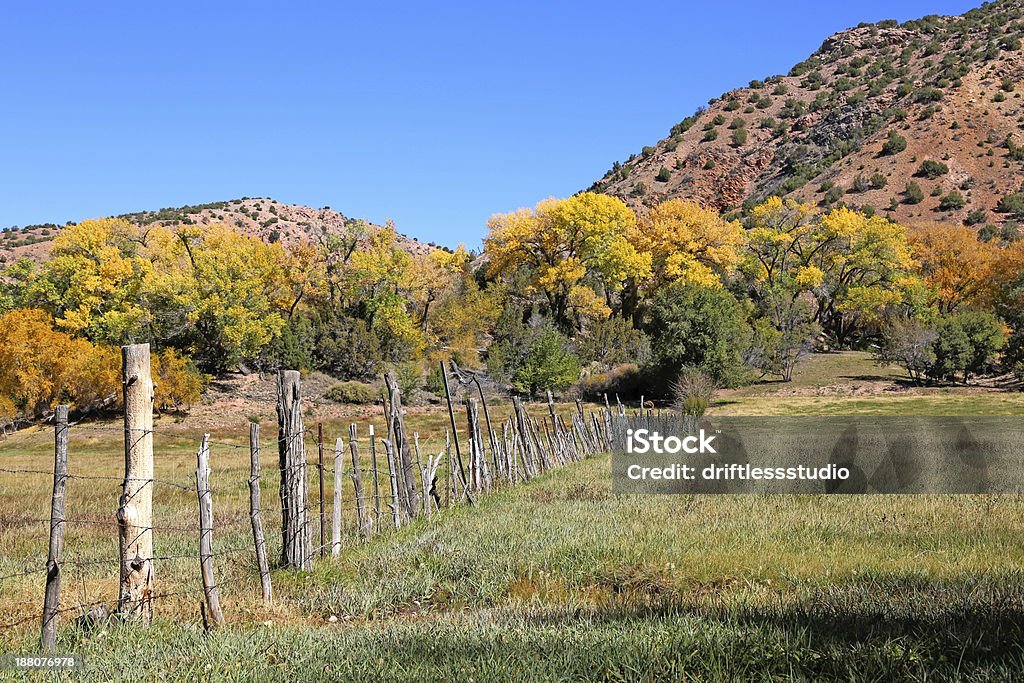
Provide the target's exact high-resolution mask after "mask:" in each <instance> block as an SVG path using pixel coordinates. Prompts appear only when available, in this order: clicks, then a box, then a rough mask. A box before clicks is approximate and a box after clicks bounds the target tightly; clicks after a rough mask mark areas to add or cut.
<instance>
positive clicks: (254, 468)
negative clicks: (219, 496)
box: [249, 422, 274, 605]
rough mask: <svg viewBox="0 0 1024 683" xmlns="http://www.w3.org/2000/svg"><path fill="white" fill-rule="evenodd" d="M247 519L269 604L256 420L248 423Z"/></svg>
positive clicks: (265, 601) (267, 564)
mask: <svg viewBox="0 0 1024 683" xmlns="http://www.w3.org/2000/svg"><path fill="white" fill-rule="evenodd" d="M249 521H250V522H251V524H252V541H253V543H254V544H255V546H256V564H257V566H258V567H259V570H260V589H261V590H262V591H263V603H264V604H267V605H269V604H270V603H271V602H273V600H274V590H273V587H272V586H271V584H270V562H269V561H268V560H267V541H266V537H265V536H264V534H263V517H262V514H261V511H260V425H259V423H256V422H253V423H252V424H250V425H249Z"/></svg>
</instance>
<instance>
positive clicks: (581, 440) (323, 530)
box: [0, 363, 642, 647]
mask: <svg viewBox="0 0 1024 683" xmlns="http://www.w3.org/2000/svg"><path fill="white" fill-rule="evenodd" d="M441 370H442V373H443V377H444V385H445V394H446V396H445V398H446V401H447V407H448V413H449V415H448V417H449V419H450V429H447V428H446V429H445V447H444V449H443V450H441V451H440V452H437V453H433V452H427V453H425V454H424V453H422V452H421V447H420V438H419V437H420V435H419V433H417V432H412V433H411V437H410V432H409V431H407V429H406V426H405V420H404V416H405V410H404V408H403V407H402V396H401V391H400V389H399V388H398V385H397V382H396V381H395V379H394V377H393V376H390V375H389V376H387V377H385V386H386V388H387V395H386V399H385V402H384V408H383V417H384V418H385V420H386V422H387V432H386V434H376V433H375V431H374V425H373V424H370V425H368V427H369V435H368V439H367V440H365V441H364V443H367V442H368V443H369V446H370V456H369V459H368V462H364V461H365V460H366V458H365V455H364V453H361V452H360V449H359V441H360V435H359V434H358V432H357V425H356V424H352V425H351V426H350V428H349V435H348V444H347V445H348V449H345V443H344V439H343V438H342V437H341V436H339V437H338V438H337V442H336V445H335V452H334V457H333V458H329V459H328V460H327V461H326V462H325V459H324V457H323V449H324V432H323V425H322V424H317V425H315V427H313V428H308V427H305V426H304V425H302V419H301V418H302V411H301V393H300V392H299V379H298V376H297V375H298V373H294V375H291V376H290V379H292V378H293V379H294V384H291V385H285V384H284V383H283V382H282V381H280V380H279V431H278V435H277V438H275V439H274V441H275V442H276V444H277V446H278V451H279V454H280V456H281V458H280V460H281V462H278V463H275V464H276V465H277V466H276V467H275V468H274V469H275V470H276V472H277V475H278V476H279V477H280V483H281V500H280V501H279V502H280V503H281V505H280V506H277V507H276V508H275V509H276V510H277V511H278V512H280V513H281V514H282V536H281V538H282V544H283V545H282V564H283V565H284V566H288V565H289V564H292V565H293V566H296V567H299V568H302V569H309V568H311V567H312V559H313V557H314V556H315V555H319V556H320V557H326V556H328V555H331V556H335V557H336V556H338V555H339V554H340V551H341V546H342V543H343V542H348V543H358V542H366V541H368V540H370V539H371V538H373V537H374V536H375V535H377V534H379V533H381V532H382V531H383V530H384V527H385V526H387V524H385V523H382V519H383V520H386V519H387V518H388V517H390V518H391V520H392V521H391V524H390V526H392V527H393V528H395V529H397V528H400V527H402V526H404V525H405V524H407V523H409V522H411V521H412V520H413V519H414V518H416V517H419V516H427V517H429V516H431V515H433V514H434V513H435V512H440V511H443V510H445V509H448V508H452V507H455V506H458V505H460V504H462V503H463V502H464V503H466V504H468V505H471V506H472V505H476V504H477V503H478V502H479V500H480V499H481V497H482V496H485V495H487V494H489V493H491V492H493V491H495V490H497V489H499V488H502V487H506V486H514V485H516V484H518V483H521V482H527V481H529V480H531V479H533V478H534V477H537V476H539V475H540V474H542V473H544V472H547V471H549V470H551V469H554V468H557V467H561V466H565V465H567V464H570V463H572V462H576V461H579V460H582V459H584V458H586V457H589V456H591V455H594V454H596V453H599V452H602V451H604V450H607V449H609V448H610V446H611V444H612V442H613V441H615V440H616V437H617V436H618V435H617V434H616V429H615V427H618V425H617V424H616V423H617V422H618V420H616V419H614V418H615V417H616V416H615V414H614V413H613V412H612V408H611V406H610V405H609V402H608V400H607V398H606V399H605V405H604V406H603V409H602V410H601V413H600V415H599V413H598V412H595V411H591V412H590V414H589V415H587V414H586V413H585V411H584V407H583V405H582V403H580V402H577V405H576V410H575V411H573V412H572V413H571V414H570V415H568V416H564V415H560V414H559V413H558V412H557V410H556V407H555V404H554V402H553V399H552V398H551V396H550V395H549V396H548V411H547V412H548V414H547V415H544V416H543V417H540V418H535V417H533V416H532V415H530V413H529V410H528V409H527V407H526V406H525V404H523V402H522V401H520V400H519V399H518V398H514V400H513V404H512V405H513V411H512V414H511V415H509V416H508V417H507V418H505V419H503V420H497V421H494V422H492V416H491V414H490V411H489V408H488V405H487V400H486V396H485V395H484V393H483V391H482V389H481V388H480V382H479V380H478V379H477V378H476V376H475V375H473V374H472V373H468V372H467V371H464V370H459V369H458V368H453V372H454V373H455V379H456V381H457V382H458V383H459V384H460V385H461V386H463V387H467V388H468V387H469V386H470V385H472V384H475V386H476V388H477V389H478V393H479V399H477V398H476V397H472V396H471V397H468V398H467V400H466V401H465V405H464V408H465V414H466V421H465V423H464V425H463V429H464V430H465V432H464V433H465V435H466V436H468V440H463V439H462V438H460V430H459V427H458V423H457V421H456V420H455V410H454V405H453V401H452V396H451V391H450V385H449V381H448V368H446V367H445V364H444V363H442V364H441ZM283 375H284V373H282V376H283ZM467 378H468V379H467ZM142 384H145V382H142ZM126 391H127V389H126ZM286 391H291V392H293V394H292V396H291V400H290V401H286V398H288V397H286V396H285V392H286ZM285 403H288V404H289V405H288V406H287V408H288V410H289V411H290V412H288V413H287V414H286V415H285V417H288V419H289V420H291V421H290V422H288V423H287V424H286V421H285V417H280V416H281V415H282V405H283V404H285ZM478 406H479V407H480V408H482V415H481V411H480V410H478ZM616 408H617V412H618V415H619V416H622V415H624V414H625V408H624V406H622V404H621V402H620V401H619V400H618V397H616ZM62 409H63V407H62ZM638 414H642V413H638ZM481 418H482V419H481ZM23 422H26V423H29V424H34V425H37V426H40V427H53V428H54V429H55V440H56V441H55V442H56V443H58V449H59V447H60V446H59V442H60V440H61V439H63V440H64V441H65V443H66V441H67V437H68V432H69V430H70V431H78V430H84V431H89V432H96V433H108V434H119V435H120V436H121V437H122V438H124V439H125V440H126V450H132V451H134V450H135V449H138V448H140V447H141V446H143V445H144V444H149V443H151V439H152V438H153V437H157V438H160V439H178V440H184V441H188V442H190V443H191V444H193V445H195V444H196V443H197V439H195V438H194V437H189V436H186V435H182V434H176V433H173V432H168V431H164V430H162V429H159V430H158V429H153V428H152V427H151V426H147V425H145V424H144V426H143V427H142V428H135V427H132V428H119V427H114V426H103V425H83V424H78V423H68V422H67V421H66V420H63V421H62V419H61V418H60V416H59V415H58V416H57V417H56V418H55V420H53V421H49V420H48V421H47V422H37V421H23ZM133 424H138V422H135V423H133ZM136 435H138V436H137V438H136ZM307 435H315V441H314V442H313V444H312V445H315V446H316V447H317V454H316V456H315V457H316V460H315V461H312V460H311V458H310V455H311V454H310V453H308V452H307V450H306V436H307ZM249 437H250V438H249V443H248V444H243V443H233V442H227V441H214V440H211V439H210V438H209V435H205V436H204V437H203V439H202V440H201V443H200V445H199V451H198V466H197V471H196V481H195V482H194V483H191V484H185V483H182V482H180V481H173V480H168V479H164V478H159V477H154V476H132V475H133V474H134V472H133V471H132V470H128V471H126V476H125V477H118V476H112V475H93V474H76V473H74V471H73V468H71V469H72V471H70V472H69V471H68V469H67V468H65V469H64V470H63V471H61V468H60V467H59V461H58V460H55V469H54V471H53V472H49V471H46V470H41V469H31V468H25V469H18V468H10V467H3V468H0V474H11V475H46V476H53V477H54V480H55V482H57V481H58V480H60V481H66V480H74V481H112V482H121V484H122V486H124V487H125V493H124V494H123V495H122V503H121V505H122V509H123V508H124V506H125V505H126V504H130V503H132V502H133V501H134V500H135V496H137V495H139V493H140V492H141V491H142V490H143V489H153V488H155V487H157V486H167V487H171V488H173V489H175V490H180V491H194V492H195V493H196V495H197V499H198V501H199V506H198V508H197V512H198V514H197V518H196V523H195V524H194V525H187V526H181V525H166V524H160V523H158V522H156V521H145V520H143V521H138V522H136V523H133V524H130V525H127V529H128V530H129V531H130V533H128V534H127V535H125V527H126V522H125V521H124V520H123V519H122V518H121V516H120V513H119V516H118V518H117V519H94V518H88V517H78V516H75V515H74V513H73V511H72V512H71V513H70V514H69V513H65V512H64V509H63V507H58V506H57V505H56V504H55V505H54V506H53V510H52V512H53V514H51V517H50V518H49V519H44V518H35V517H22V518H18V519H14V520H12V521H11V522H10V523H6V524H5V526H11V527H15V526H19V525H26V526H27V525H31V524H37V523H49V524H50V528H51V530H56V529H59V530H60V531H64V530H65V529H66V527H68V526H72V527H73V526H76V525H84V526H98V527H112V528H118V529H119V530H120V533H121V543H122V552H121V553H120V554H119V556H117V557H110V558H92V557H76V556H75V555H71V556H70V557H64V556H63V554H62V553H61V552H59V551H60V550H62V548H58V552H56V554H54V552H53V550H52V548H53V544H52V543H51V557H50V558H48V561H47V565H46V566H45V567H37V568H29V567H25V568H23V569H22V570H20V571H16V572H12V573H9V574H7V575H3V576H0V582H4V581H10V580H13V579H19V578H24V577H28V576H33V575H35V574H39V573H44V572H45V573H46V574H47V576H48V577H49V578H48V589H47V596H46V601H45V609H44V614H43V617H42V642H43V645H44V647H46V646H47V644H48V643H52V635H51V634H55V633H56V630H55V629H56V621H57V618H58V616H59V615H61V614H66V613H68V612H73V611H83V610H86V609H89V608H93V607H100V606H103V607H106V606H108V605H111V604H113V603H114V602H117V606H118V610H119V611H123V610H125V609H128V610H136V612H138V613H139V614H141V615H142V616H141V621H142V623H148V617H147V615H152V612H153V604H154V603H155V602H156V601H158V600H162V599H167V598H171V597H175V596H181V595H195V594H198V595H202V597H203V599H204V602H203V603H202V606H203V618H204V622H206V623H207V624H208V626H209V627H213V626H217V625H220V624H222V623H224V616H223V612H222V610H221V606H220V595H219V593H218V590H217V589H218V588H219V587H223V586H224V585H227V584H233V583H235V582H238V581H244V580H247V579H246V578H245V577H241V578H238V577H235V578H233V579H231V580H230V581H228V582H224V581H218V580H216V579H215V578H214V576H215V575H216V571H217V567H216V564H215V562H214V560H215V559H217V558H225V557H229V556H233V555H237V554H242V553H244V554H246V555H250V554H251V555H252V556H253V557H254V560H255V566H256V567H257V569H258V573H259V582H260V587H261V593H262V596H263V600H264V602H265V603H267V604H269V603H270V602H271V601H272V586H271V571H270V566H269V561H268V560H267V552H266V540H265V536H264V533H263V528H262V523H263V521H262V512H263V510H262V509H261V502H260V501H261V490H260V489H261V483H262V482H261V478H262V476H261V470H260V459H261V455H262V454H261V451H260V445H259V425H258V424H255V423H254V424H251V425H250V434H249ZM146 439H150V441H145V440H146ZM378 440H379V442H380V443H379V445H380V446H381V447H382V448H383V453H384V455H386V458H387V463H386V467H382V466H381V465H380V464H379V463H378V461H377V460H378V459H377V455H378V454H377V445H378V443H377V442H378ZM453 446H454V452H453V448H452V447H453ZM147 447H148V445H147ZM247 447H248V448H249V451H250V472H249V476H248V478H246V479H243V480H242V481H240V482H238V483H234V484H227V485H219V486H216V487H214V486H211V485H210V483H209V473H210V469H209V468H210V451H211V449H219V448H224V449H227V448H231V449H243V448H247ZM345 450H347V451H348V453H347V455H346V454H344V453H343V451H345ZM285 454H290V456H289V458H285ZM424 456H425V457H424ZM464 456H465V457H464ZM148 457H150V458H151V457H152V456H151V453H150V455H149V456H148ZM346 457H349V458H350V459H351V468H349V466H348V464H346V463H345V459H346ZM149 467H150V470H151V469H152V465H151V464H150V465H149ZM309 468H312V469H314V470H315V472H316V473H317V477H318V481H317V485H318V489H319V490H318V494H319V495H318V497H317V500H313V499H312V498H311V497H310V496H309V491H308V487H309V482H308V481H307V474H306V473H307V471H308V469H309ZM346 470H348V471H346ZM147 474H150V472H147ZM346 475H348V476H346ZM382 476H383V477H385V478H386V481H385V483H384V491H381V487H380V483H381V482H380V478H381V477H382ZM328 477H330V479H331V486H333V491H330V492H329V491H328V490H327V478H328ZM366 477H372V478H373V481H372V484H373V490H372V492H370V491H369V490H368V484H367V483H366V482H365V481H364V479H365V478H366ZM346 479H350V480H351V484H350V486H351V488H350V490H351V491H352V495H351V496H349V495H348V494H344V495H343V494H342V489H343V487H345V486H346V483H347V482H346ZM389 483H390V488H389ZM129 487H130V488H131V491H129V490H128V489H129ZM57 488H58V487H57V486H56V483H55V492H54V500H55V501H56V496H57ZM245 488H248V489H249V493H250V521H251V523H252V543H251V544H245V545H233V546H230V547H227V548H223V549H220V550H214V548H213V543H212V535H213V534H214V532H215V528H214V524H213V518H214V514H213V513H214V509H215V508H214V504H215V501H216V496H215V495H214V494H216V493H218V492H222V493H225V492H235V491H241V490H243V489H245ZM147 495H151V493H150V494H147ZM371 495H372V498H371ZM328 505H330V506H331V510H330V514H328V510H327V508H326V506H328ZM317 512H319V514H318V515H317V514H316V513H317ZM345 513H353V514H352V515H346V514H345ZM289 516H290V518H291V523H289ZM352 516H354V518H355V525H354V527H352V526H350V525H349V524H347V523H345V522H344V520H345V519H351V518H352ZM316 519H319V525H320V528H319V532H320V533H319V541H320V542H319V544H313V543H311V542H310V536H311V534H310V531H311V529H310V527H311V526H312V522H311V520H316ZM328 524H330V525H331V529H330V530H328V529H327V526H328ZM154 532H157V533H162V532H180V533H187V534H197V536H193V539H196V538H197V539H198V543H197V545H198V551H196V552H188V553H174V552H171V553H163V554H161V553H159V552H152V551H151V552H148V553H138V552H136V553H135V554H134V556H133V557H130V558H128V560H126V558H125V556H124V554H123V553H124V548H125V547H126V546H134V544H135V543H136V542H137V541H138V540H139V539H140V538H141V537H142V536H143V535H144V534H149V535H150V538H152V534H153V533H154ZM350 532H351V533H350ZM133 534H134V537H133ZM302 539H304V541H302ZM299 541H302V542H299ZM150 542H152V541H150ZM297 542H298V545H296V546H293V550H294V553H293V555H292V556H291V557H288V556H285V554H284V553H285V549H286V548H288V547H289V544H295V543H297ZM126 561H130V563H131V566H132V568H133V569H134V570H137V569H138V567H141V566H145V567H152V566H153V563H158V562H175V561H195V562H196V563H197V569H199V571H198V572H197V575H198V577H199V578H201V580H202V588H199V589H187V590H180V591H176V590H170V591H164V592H160V591H154V590H152V589H151V587H150V586H151V581H152V579H153V572H152V569H148V570H147V571H148V574H147V575H146V576H145V577H143V583H144V585H145V586H146V591H145V594H144V595H145V597H144V598H140V599H138V604H136V602H133V600H135V599H134V598H132V597H131V596H129V597H128V598H126V597H125V592H124V589H123V590H122V594H121V596H120V597H119V599H118V600H116V601H115V600H114V599H113V598H111V599H107V600H98V601H95V602H82V603H79V604H76V605H74V606H65V607H60V606H59V602H58V600H59V597H58V596H59V576H60V571H61V569H62V568H64V567H68V568H79V569H82V568H89V567H104V566H110V567H116V566H117V565H119V564H120V565H121V567H122V571H121V575H122V579H123V575H124V566H125V562H126ZM54 575H56V577H57V579H58V580H57V582H56V585H55V587H53V588H51V587H50V586H51V585H53V578H52V577H53V576H54ZM112 578H114V577H112ZM254 578H255V577H254ZM140 585H142V584H140ZM37 614H38V613H37ZM36 618H38V617H37V616H27V617H26V618H24V619H18V620H16V621H13V622H11V623H8V624H0V631H3V630H6V629H10V628H14V627H17V626H20V625H22V624H25V623H28V622H29V621H32V620H34V619H36Z"/></svg>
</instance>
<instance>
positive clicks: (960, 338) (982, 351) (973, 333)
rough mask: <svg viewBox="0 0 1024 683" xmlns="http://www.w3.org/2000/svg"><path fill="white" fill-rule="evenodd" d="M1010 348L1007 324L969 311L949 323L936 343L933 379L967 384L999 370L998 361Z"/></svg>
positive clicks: (987, 314) (988, 314) (991, 316)
mask: <svg viewBox="0 0 1024 683" xmlns="http://www.w3.org/2000/svg"><path fill="white" fill-rule="evenodd" d="M1005 345H1006V332H1005V330H1004V327H1003V323H1002V322H1001V321H1000V320H999V318H997V317H996V316H995V315H993V314H992V313H988V312H986V311H969V312H967V313H960V314H958V315H955V316H952V317H950V318H947V319H945V320H944V321H942V323H940V325H939V328H938V337H937V338H936V340H935V343H934V350H935V364H934V365H933V366H932V369H931V371H930V373H929V374H930V375H931V376H932V377H933V378H934V379H939V380H955V379H957V378H958V377H959V378H960V379H962V380H963V381H964V382H967V381H969V380H970V378H971V376H972V375H984V374H988V373H990V372H992V371H993V370H994V368H995V363H996V357H997V354H998V353H999V351H1000V350H1002V348H1003V347H1004V346H1005Z"/></svg>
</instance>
